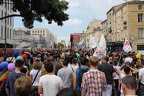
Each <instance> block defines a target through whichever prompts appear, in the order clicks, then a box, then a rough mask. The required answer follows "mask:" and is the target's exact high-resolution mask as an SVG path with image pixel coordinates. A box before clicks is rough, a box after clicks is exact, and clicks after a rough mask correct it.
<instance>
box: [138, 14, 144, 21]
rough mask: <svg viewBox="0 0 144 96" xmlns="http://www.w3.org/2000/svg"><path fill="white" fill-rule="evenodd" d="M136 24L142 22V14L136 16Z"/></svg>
mask: <svg viewBox="0 0 144 96" xmlns="http://www.w3.org/2000/svg"><path fill="white" fill-rule="evenodd" d="M138 22H143V14H138Z"/></svg>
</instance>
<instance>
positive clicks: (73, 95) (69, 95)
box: [56, 88, 80, 96]
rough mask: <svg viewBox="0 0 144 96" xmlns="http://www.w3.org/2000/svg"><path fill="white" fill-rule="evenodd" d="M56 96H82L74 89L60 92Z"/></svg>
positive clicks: (65, 89)
mask: <svg viewBox="0 0 144 96" xmlns="http://www.w3.org/2000/svg"><path fill="white" fill-rule="evenodd" d="M56 96H80V95H79V94H78V93H77V92H76V91H75V90H74V89H72V88H64V89H62V90H60V91H59V92H58V93H57V95H56Z"/></svg>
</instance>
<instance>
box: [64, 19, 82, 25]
mask: <svg viewBox="0 0 144 96" xmlns="http://www.w3.org/2000/svg"><path fill="white" fill-rule="evenodd" d="M81 23H82V21H81V20H80V19H77V18H74V19H69V20H67V21H65V22H64V25H69V26H75V25H81Z"/></svg>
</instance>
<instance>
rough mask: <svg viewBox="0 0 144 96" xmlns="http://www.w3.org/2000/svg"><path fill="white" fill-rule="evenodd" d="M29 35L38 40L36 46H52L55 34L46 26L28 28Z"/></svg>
mask: <svg viewBox="0 0 144 96" xmlns="http://www.w3.org/2000/svg"><path fill="white" fill-rule="evenodd" d="M30 35H32V36H33V37H36V38H37V39H38V40H39V43H38V48H54V43H55V36H54V35H53V34H52V33H51V32H50V31H49V30H48V29H47V28H33V29H30Z"/></svg>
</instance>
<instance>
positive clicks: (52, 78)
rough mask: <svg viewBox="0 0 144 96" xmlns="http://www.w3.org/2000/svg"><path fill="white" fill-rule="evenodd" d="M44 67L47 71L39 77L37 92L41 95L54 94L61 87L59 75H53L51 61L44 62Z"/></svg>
mask: <svg viewBox="0 0 144 96" xmlns="http://www.w3.org/2000/svg"><path fill="white" fill-rule="evenodd" d="M44 68H45V70H46V71H47V72H48V73H47V74H46V75H43V76H41V77H40V79H39V87H38V92H39V94H43V96H56V94H57V93H58V92H59V90H61V89H62V88H63V82H62V80H61V78H60V77H58V76H56V75H54V73H53V64H52V63H51V62H46V63H45V64H44Z"/></svg>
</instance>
